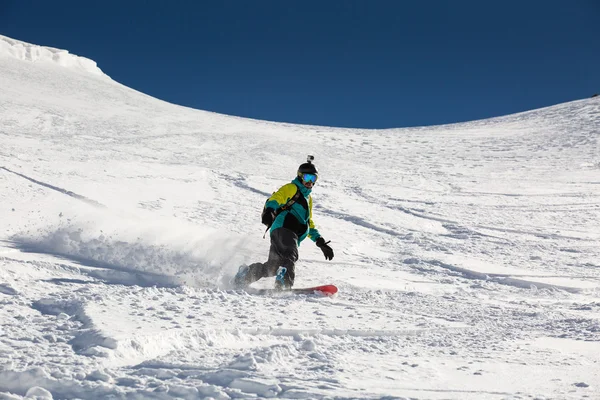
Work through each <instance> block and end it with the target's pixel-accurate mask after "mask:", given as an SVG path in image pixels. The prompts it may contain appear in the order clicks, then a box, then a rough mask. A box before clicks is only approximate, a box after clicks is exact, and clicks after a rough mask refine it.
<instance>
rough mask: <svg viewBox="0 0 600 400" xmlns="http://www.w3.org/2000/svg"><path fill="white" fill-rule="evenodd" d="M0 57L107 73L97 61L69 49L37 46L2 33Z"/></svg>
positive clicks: (98, 73)
mask: <svg viewBox="0 0 600 400" xmlns="http://www.w3.org/2000/svg"><path fill="white" fill-rule="evenodd" d="M0 57H12V58H16V59H18V60H22V61H29V62H34V63H37V62H41V63H54V64H56V65H60V66H61V67H65V68H69V69H71V70H76V71H82V72H86V73H90V74H93V75H105V74H104V73H103V72H102V70H101V69H100V68H98V65H97V64H96V62H95V61H93V60H90V59H89V58H85V57H80V56H77V55H75V54H70V53H69V52H68V51H67V50H61V49H55V48H53V47H45V46H37V45H34V44H30V43H26V42H22V41H20V40H14V39H11V38H8V37H6V36H2V35H0Z"/></svg>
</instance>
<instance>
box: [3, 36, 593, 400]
mask: <svg viewBox="0 0 600 400" xmlns="http://www.w3.org/2000/svg"><path fill="white" fill-rule="evenodd" d="M0 88H1V90H0V398H2V399H21V398H24V397H36V396H37V398H39V399H50V398H53V399H71V398H80V399H105V398H117V399H147V398H152V399H176V398H177V399H198V398H213V399H234V398H236V399H238V398H257V397H258V398H288V399H293V398H310V399H326V398H336V399H346V398H347V399H350V398H352V399H355V398H361V399H363V398H364V399H375V398H390V399H391V398H393V399H404V398H406V399H408V398H410V399H530V398H531V399H533V398H536V399H582V398H588V399H599V398H600V246H599V240H600V224H599V223H598V221H600V141H599V137H600V98H592V99H584V100H580V101H574V102H570V103H565V104H559V105H556V106H553V107H548V108H543V109H538V110H532V111H528V112H523V113H520V114H515V115H508V116H503V117H499V118H493V119H488V120H481V121H473V122H469V123H461V124H453V125H445V126H432V127H420V128H407V129H387V130H364V129H341V128H332V127H321V126H303V125H294V124H285V123H274V122H268V121H259V120H251V119H244V118H239V117H234V116H227V115H221V114H216V113H211V112H206V111H201V110H194V109H190V108H186V107H181V106H177V105H173V104H169V103H166V102H164V101H161V100H158V99H155V98H152V97H150V96H147V95H145V94H143V93H140V92H137V91H135V90H132V89H130V88H128V87H126V86H124V85H122V84H120V83H117V82H115V81H113V80H112V79H111V78H110V77H108V76H107V75H105V74H104V73H103V72H102V71H101V69H100V68H99V67H98V66H97V65H96V63H95V62H93V61H91V60H88V59H85V58H82V57H78V56H76V55H73V54H70V53H68V52H67V51H65V50H58V49H53V48H47V47H40V46H37V45H32V44H28V43H23V42H20V41H18V40H14V39H10V38H7V37H4V36H0ZM398 112H402V110H398ZM307 154H313V155H314V156H315V158H316V160H315V163H316V165H317V166H318V168H319V171H320V179H319V182H318V183H317V185H316V187H315V189H314V190H313V199H314V203H315V207H314V210H313V211H314V220H315V223H316V224H317V226H318V228H319V230H320V232H321V233H322V234H323V236H324V237H325V238H326V239H327V240H331V245H332V247H333V249H334V251H335V258H334V259H333V260H332V261H325V260H324V259H323V255H322V254H321V252H320V250H319V249H318V248H317V247H316V246H314V245H313V244H312V242H310V241H306V242H303V243H302V245H301V247H300V260H299V262H298V264H297V267H296V268H297V271H296V286H298V287H301V286H307V285H317V284H326V283H334V284H336V285H337V286H338V288H339V289H340V292H339V293H338V294H337V295H336V296H334V297H333V298H323V297H316V296H303V295H297V296H257V295H251V294H247V293H245V292H243V291H236V290H233V289H232V288H231V286H230V284H229V280H230V279H231V277H232V276H233V274H234V273H235V272H236V271H237V268H238V266H239V265H241V264H244V263H245V264H248V263H251V262H255V261H260V260H265V259H266V255H267V252H268V248H269V242H268V240H264V239H263V238H262V234H263V228H264V227H263V226H262V225H261V224H260V212H261V209H262V205H263V203H264V201H265V199H266V198H267V197H268V196H269V195H270V194H271V193H272V192H273V191H274V190H276V189H277V188H279V187H280V186H281V185H283V184H285V183H287V182H289V181H290V180H291V179H293V178H294V176H295V171H296V169H297V167H298V165H299V164H301V163H302V162H304V160H305V158H306V155H307ZM271 285H272V282H271V281H265V280H262V281H260V282H258V283H257V284H256V286H257V287H270V286H271Z"/></svg>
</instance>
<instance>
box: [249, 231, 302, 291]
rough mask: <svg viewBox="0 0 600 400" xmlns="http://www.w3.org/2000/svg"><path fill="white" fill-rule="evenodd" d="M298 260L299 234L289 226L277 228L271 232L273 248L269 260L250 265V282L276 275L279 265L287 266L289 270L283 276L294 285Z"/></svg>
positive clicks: (285, 280) (270, 250)
mask: <svg viewBox="0 0 600 400" xmlns="http://www.w3.org/2000/svg"><path fill="white" fill-rule="evenodd" d="M296 261H298V235H296V234H295V233H294V232H293V231H291V230H289V229H287V228H277V229H275V230H274V231H273V232H271V248H270V249H269V259H268V260H267V262H265V263H254V264H250V265H249V268H250V270H249V271H248V277H249V281H250V282H249V283H252V282H255V281H257V280H259V279H260V278H267V277H270V276H275V275H277V270H278V269H279V267H285V268H286V269H287V272H286V274H285V276H284V278H283V279H284V283H285V285H286V286H288V287H292V286H293V285H294V278H295V277H296V271H295V264H296Z"/></svg>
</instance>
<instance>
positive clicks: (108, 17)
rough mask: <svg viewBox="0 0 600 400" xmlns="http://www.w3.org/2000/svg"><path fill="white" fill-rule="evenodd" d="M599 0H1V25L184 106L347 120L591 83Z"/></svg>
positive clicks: (564, 93)
mask: <svg viewBox="0 0 600 400" xmlns="http://www.w3.org/2000/svg"><path fill="white" fill-rule="evenodd" d="M599 21H600V1H596V0H571V1H564V0H561V1H556V0H548V1H541V0H540V1H533V0H532V1H513V0H506V1H460V0H456V1H450V0H446V1H443V0H438V1H431V0H429V1H428V0H423V1H417V0H414V1H411V0H406V1H400V0H398V1H384V0H379V1H376V0H372V1H367V0H364V1H354V0H340V1H333V0H331V1H311V0H305V1H281V0H279V1H271V0H264V1H242V0H239V1H216V0H215V1H184V0H174V1H171V2H167V1H151V0H148V1H133V0H132V1H102V2H87V1H81V0H78V1H66V0H56V1H52V2H51V1H33V0H0V34H2V35H6V36H9V37H12V38H14V39H19V40H23V41H26V42H31V43H35V44H39V45H45V46H51V47H57V48H63V49H67V50H69V51H70V52H72V53H74V54H78V55H82V56H85V57H88V58H91V59H93V60H94V61H96V62H97V63H98V66H99V67H100V68H101V69H102V70H103V71H104V72H105V73H106V74H108V75H109V76H111V77H112V78H113V79H115V80H116V81H119V82H121V83H123V84H125V85H127V86H129V87H132V88H134V89H137V90H139V91H141V92H144V93H147V94H149V95H151V96H154V97H157V98H160V99H163V100H166V101H169V102H172V103H176V104H181V105H185V106H189V107H193V108H198V109H203V110H209V111H216V112H220V113H225V114H230V115H238V116H244V117H251V118H258V119H265V120H272V121H285V122H293V123H304V124H313V125H327V126H343V127H356V128H392V127H406V126H419V125H434V124H443V123H451V122H460V121H467V120H474V119H481V118H488V117H493V116H499V115H505V114H510V113H514V112H519V111H525V110H529V109H534V108H539V107H543V106H548V105H553V104H557V103H561V102H565V101H571V100H575V99H581V98H586V97H589V96H591V95H592V94H594V93H597V92H600V22H599Z"/></svg>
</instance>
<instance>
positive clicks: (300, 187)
mask: <svg viewBox="0 0 600 400" xmlns="http://www.w3.org/2000/svg"><path fill="white" fill-rule="evenodd" d="M292 183H293V184H294V185H296V186H298V190H300V193H302V194H303V195H304V197H308V195H309V194H310V193H311V192H312V189H308V188H307V187H306V186H304V185H303V184H302V182H301V181H300V178H296V179H294V180H293V181H292Z"/></svg>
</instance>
